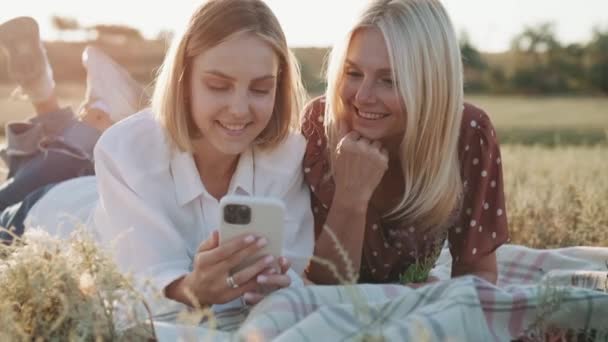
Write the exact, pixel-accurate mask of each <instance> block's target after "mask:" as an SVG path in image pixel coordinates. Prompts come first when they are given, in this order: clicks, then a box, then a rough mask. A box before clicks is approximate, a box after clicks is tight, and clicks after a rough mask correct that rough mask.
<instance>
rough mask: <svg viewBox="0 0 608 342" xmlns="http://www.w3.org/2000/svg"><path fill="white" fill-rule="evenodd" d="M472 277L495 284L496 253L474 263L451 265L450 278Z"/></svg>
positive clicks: (496, 277)
mask: <svg viewBox="0 0 608 342" xmlns="http://www.w3.org/2000/svg"><path fill="white" fill-rule="evenodd" d="M465 275H474V276H478V277H480V278H483V279H485V280H487V281H489V282H490V283H492V284H496V281H497V280H498V267H497V265H496V253H495V252H492V253H490V254H488V255H487V256H484V257H482V258H479V259H477V260H476V261H475V262H471V263H468V264H465V263H456V262H453V263H452V278H455V277H460V276H465Z"/></svg>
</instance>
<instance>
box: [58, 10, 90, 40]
mask: <svg viewBox="0 0 608 342" xmlns="http://www.w3.org/2000/svg"><path fill="white" fill-rule="evenodd" d="M51 24H52V25H53V27H54V28H55V29H56V30H57V32H58V33H59V40H61V39H62V38H63V33H64V32H66V31H78V30H81V29H82V27H81V26H80V23H78V20H76V19H74V18H70V17H62V16H58V15H53V16H51Z"/></svg>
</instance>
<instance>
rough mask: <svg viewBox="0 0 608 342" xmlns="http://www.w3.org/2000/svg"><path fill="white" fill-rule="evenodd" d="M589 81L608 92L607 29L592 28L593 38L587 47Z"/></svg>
mask: <svg viewBox="0 0 608 342" xmlns="http://www.w3.org/2000/svg"><path fill="white" fill-rule="evenodd" d="M587 54H588V58H589V69H588V75H589V82H590V83H591V85H592V86H593V87H595V88H596V89H599V90H600V91H602V92H603V93H605V94H608V31H606V32H602V31H600V30H599V29H597V28H596V29H595V30H594V34H593V40H592V41H591V43H590V44H589V45H588V47H587Z"/></svg>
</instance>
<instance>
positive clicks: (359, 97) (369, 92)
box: [355, 79, 376, 104]
mask: <svg viewBox="0 0 608 342" xmlns="http://www.w3.org/2000/svg"><path fill="white" fill-rule="evenodd" d="M355 100H356V102H357V103H359V104H373V103H375V102H376V89H375V87H374V82H373V80H366V79H364V80H363V81H361V83H360V84H359V89H357V93H356V94H355Z"/></svg>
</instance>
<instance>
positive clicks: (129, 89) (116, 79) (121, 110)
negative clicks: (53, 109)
mask: <svg viewBox="0 0 608 342" xmlns="http://www.w3.org/2000/svg"><path fill="white" fill-rule="evenodd" d="M82 65H83V66H84V68H85V69H86V71H87V90H86V95H85V96H86V98H85V102H84V104H83V106H84V108H88V107H95V108H97V109H100V110H102V111H104V112H106V113H108V115H109V116H110V119H111V120H112V121H114V122H118V121H120V120H122V119H124V118H126V117H127V116H129V115H131V114H133V113H135V112H137V111H139V110H140V109H141V108H143V107H144V106H146V105H147V104H148V96H147V95H146V93H145V91H144V88H143V87H142V86H141V85H140V84H139V83H137V81H135V80H134V79H133V78H132V77H131V75H129V73H128V72H127V70H125V69H124V68H123V67H122V66H120V65H119V64H117V63H116V62H115V61H114V60H113V59H112V58H111V57H110V56H108V55H107V54H105V53H104V52H103V51H101V50H100V49H99V48H97V47H94V46H87V47H86V48H85V49H84V52H83V53H82Z"/></svg>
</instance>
